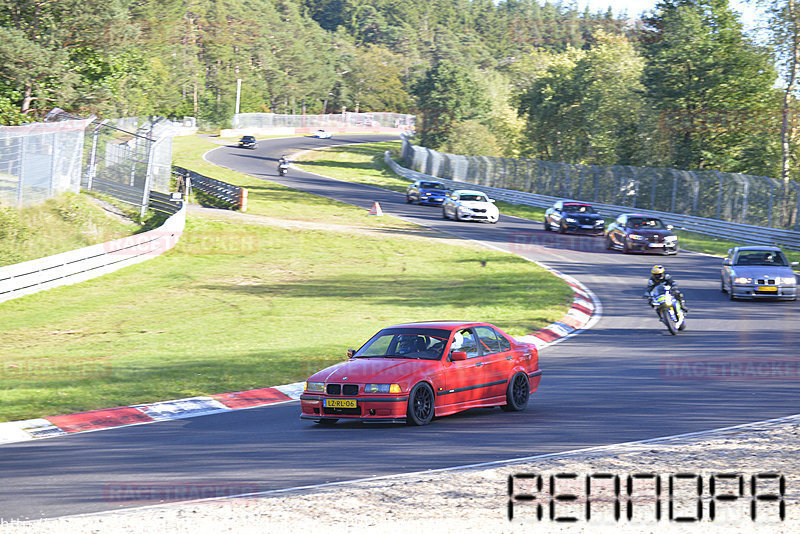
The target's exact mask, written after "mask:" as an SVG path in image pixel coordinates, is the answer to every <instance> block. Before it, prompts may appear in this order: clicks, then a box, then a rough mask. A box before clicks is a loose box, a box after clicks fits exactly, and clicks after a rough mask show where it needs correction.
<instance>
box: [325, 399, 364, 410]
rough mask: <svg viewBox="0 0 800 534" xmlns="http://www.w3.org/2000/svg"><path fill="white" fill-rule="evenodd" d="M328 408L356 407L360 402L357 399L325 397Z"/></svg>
mask: <svg viewBox="0 0 800 534" xmlns="http://www.w3.org/2000/svg"><path fill="white" fill-rule="evenodd" d="M323 402H324V404H323V406H325V407H326V408H356V407H357V406H358V403H357V402H356V399H324V400H323Z"/></svg>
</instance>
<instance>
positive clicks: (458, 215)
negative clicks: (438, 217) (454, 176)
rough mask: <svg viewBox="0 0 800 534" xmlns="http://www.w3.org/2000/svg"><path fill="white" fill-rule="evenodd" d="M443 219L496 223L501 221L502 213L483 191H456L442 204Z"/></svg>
mask: <svg viewBox="0 0 800 534" xmlns="http://www.w3.org/2000/svg"><path fill="white" fill-rule="evenodd" d="M442 217H444V218H445V219H455V220H457V221H488V222H490V223H496V222H497V221H498V220H500V211H499V210H498V209H497V206H495V205H494V200H493V199H491V198H489V197H487V196H486V193H484V192H483V191H471V190H468V189H456V190H455V191H451V192H450V194H449V195H447V198H445V200H444V202H443V203H442Z"/></svg>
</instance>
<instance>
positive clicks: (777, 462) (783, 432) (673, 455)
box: [0, 415, 800, 534]
mask: <svg viewBox="0 0 800 534" xmlns="http://www.w3.org/2000/svg"><path fill="white" fill-rule="evenodd" d="M433 424H436V423H435V422H434V423H433ZM799 438H800V415H797V416H792V417H786V418H781V419H775V420H770V421H765V422H760V423H753V424H749V425H743V426H738V427H731V428H727V429H721V430H716V431H710V432H702V433H694V434H686V435H682V436H676V437H671V438H661V439H654V440H647V441H643V442H635V443H627V444H620V445H612V446H606V447H595V448H591V449H583V450H579V451H571V452H566V453H558V454H550V455H546V456H539V457H532V458H529V459H519V460H515V461H511V462H498V463H494V464H489V465H481V466H472V467H468V468H460V469H452V470H440V471H430V472H424V473H413V474H407V475H399V476H392V477H381V478H373V479H365V480H360V481H353V482H347V483H337V484H331V485H327V486H321V487H315V488H304V489H296V490H292V491H287V492H274V493H266V494H258V495H248V496H245V497H239V498H226V499H206V500H198V501H193V502H189V503H186V502H184V503H174V502H173V503H165V504H158V505H155V506H152V505H153V504H154V503H157V502H158V501H155V500H149V501H148V500H147V499H144V501H147V502H142V504H149V505H151V506H145V507H139V508H135V509H128V510H120V511H114V512H104V513H98V514H88V515H82V516H72V517H66V518H58V519H50V520H36V521H27V522H23V523H3V522H0V532H2V533H6V532H7V533H25V534H30V533H63V532H70V533H78V532H80V533H83V532H93V533H94V532H97V533H104V534H105V533H151V532H165V533H187V534H200V533H220V532H234V533H254V534H255V533H259V534H260V533H286V534H289V533H309V532H353V531H363V532H369V533H384V532H385V533H392V534H394V533H405V532H408V533H412V532H414V533H416V532H437V533H451V532H452V533H458V534H465V533H473V532H474V533H480V534H489V533H495V532H497V533H513V534H516V533H523V532H525V533H527V532H537V533H538V532H559V533H577V532H614V533H615V534H617V533H628V532H630V533H646V532H655V533H660V532H675V533H677V532H681V533H683V532H685V533H702V534H710V533H715V532H719V533H726V534H728V533H740V532H741V533H745V532H747V533H749V532H765V533H766V532H768V533H787V534H788V533H797V532H800V439H799ZM570 474H574V475H576V477H573V478H570V476H569V475H570ZM520 475H528V477H527V478H525V477H522V476H520ZM551 475H552V476H551ZM653 475H658V477H659V480H660V482H661V494H660V497H659V498H656V496H655V495H656V491H655V488H656V485H655V482H656V479H655V477H653ZM510 477H513V483H511V484H510V483H509V478H510ZM539 477H541V478H539ZM614 477H619V483H620V485H619V489H618V490H615V489H614V483H615V481H616V480H615V478H614ZM781 477H783V479H781ZM587 478H588V479H589V482H590V486H589V489H587V484H586V482H587ZM712 479H713V480H712ZM781 480H783V482H784V485H783V487H781ZM629 481H630V482H631V483H632V486H631V487H630V488H629V486H628V482H629ZM698 482H701V483H702V497H700V498H698ZM754 482H755V487H754V486H753V483H754ZM539 483H541V489H539V486H538V484H539ZM670 483H671V487H672V496H671V497H670ZM712 485H713V487H714V489H713V494H714V495H715V497H714V498H713V499H712V498H711V496H710V495H711V492H712V489H711V486H712ZM174 486H175V485H174V484H173V487H174ZM551 488H552V489H553V493H554V496H551V495H550V493H549V492H550V490H551ZM510 494H511V495H510ZM570 494H571V495H573V496H574V497H575V499H574V500H572V501H570V500H569V495H570ZM124 495H125V494H124V493H120V496H122V497H123V500H124ZM526 495H527V496H528V497H532V498H534V499H535V500H526V499H525V497H526ZM587 495H589V496H590V499H589V501H588V502H587V498H586V497H587ZM754 495H755V497H754ZM628 496H630V497H628ZM112 497H113V495H112ZM712 500H713V506H712ZM510 502H513V515H514V518H513V519H512V520H510V519H509V503H510ZM617 503H619V514H620V519H619V520H618V521H617V520H615V514H616V513H617V512H616V511H615V506H616V504H617ZM539 504H541V510H542V519H538V517H537V507H538V505H539ZM657 504H660V510H661V517H660V519H657V518H656V509H657ZM587 508H588V509H589V510H590V512H591V516H590V518H589V519H588V520H587V519H586V510H587ZM629 508H630V510H631V514H632V516H631V517H630V519H629V518H628V517H627V515H626V514H627V510H628V509H629ZM712 508H713V509H714V519H713V520H712V519H711V518H710V515H711V509H712ZM753 509H755V513H756V519H755V520H753V519H752V513H753ZM781 511H783V512H781ZM551 513H553V514H554V517H555V518H556V519H558V518H561V519H568V518H574V519H576V521H574V522H562V521H556V520H554V519H551V518H550V514H551ZM698 513H702V519H701V520H700V521H699V522H698V521H689V520H690V519H692V518H697V517H698ZM781 513H783V519H782V518H781ZM670 517H672V519H670ZM679 519H680V520H681V521H679Z"/></svg>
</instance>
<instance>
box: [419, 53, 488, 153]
mask: <svg viewBox="0 0 800 534" xmlns="http://www.w3.org/2000/svg"><path fill="white" fill-rule="evenodd" d="M414 94H415V95H416V97H417V106H418V108H419V114H420V115H421V116H422V121H421V126H420V127H419V129H418V132H419V134H420V143H421V144H422V145H424V146H426V147H430V148H434V149H435V148H439V147H441V146H442V145H443V144H444V143H445V142H446V141H447V139H448V138H449V136H450V134H451V128H452V127H453V125H454V124H456V123H459V122H462V121H466V120H473V119H474V120H481V119H483V118H485V117H486V115H487V113H488V112H489V102H488V99H487V98H486V94H485V90H484V89H483V88H482V87H480V85H479V84H478V83H476V80H475V76H472V75H471V74H470V72H469V71H468V70H467V69H466V68H464V67H462V66H459V65H456V64H455V63H453V62H451V61H448V60H442V61H439V62H438V63H437V64H436V65H434V66H433V67H432V68H431V69H430V70H428V72H427V73H426V75H425V77H424V78H423V79H422V80H421V81H420V82H419V83H418V84H417V85H416V86H415V87H414Z"/></svg>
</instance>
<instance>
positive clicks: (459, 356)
mask: <svg viewBox="0 0 800 534" xmlns="http://www.w3.org/2000/svg"><path fill="white" fill-rule="evenodd" d="M450 359H451V360H453V361H454V362H461V361H464V360H466V359H467V353H466V352H464V351H463V350H457V351H455V352H451V353H450Z"/></svg>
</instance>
